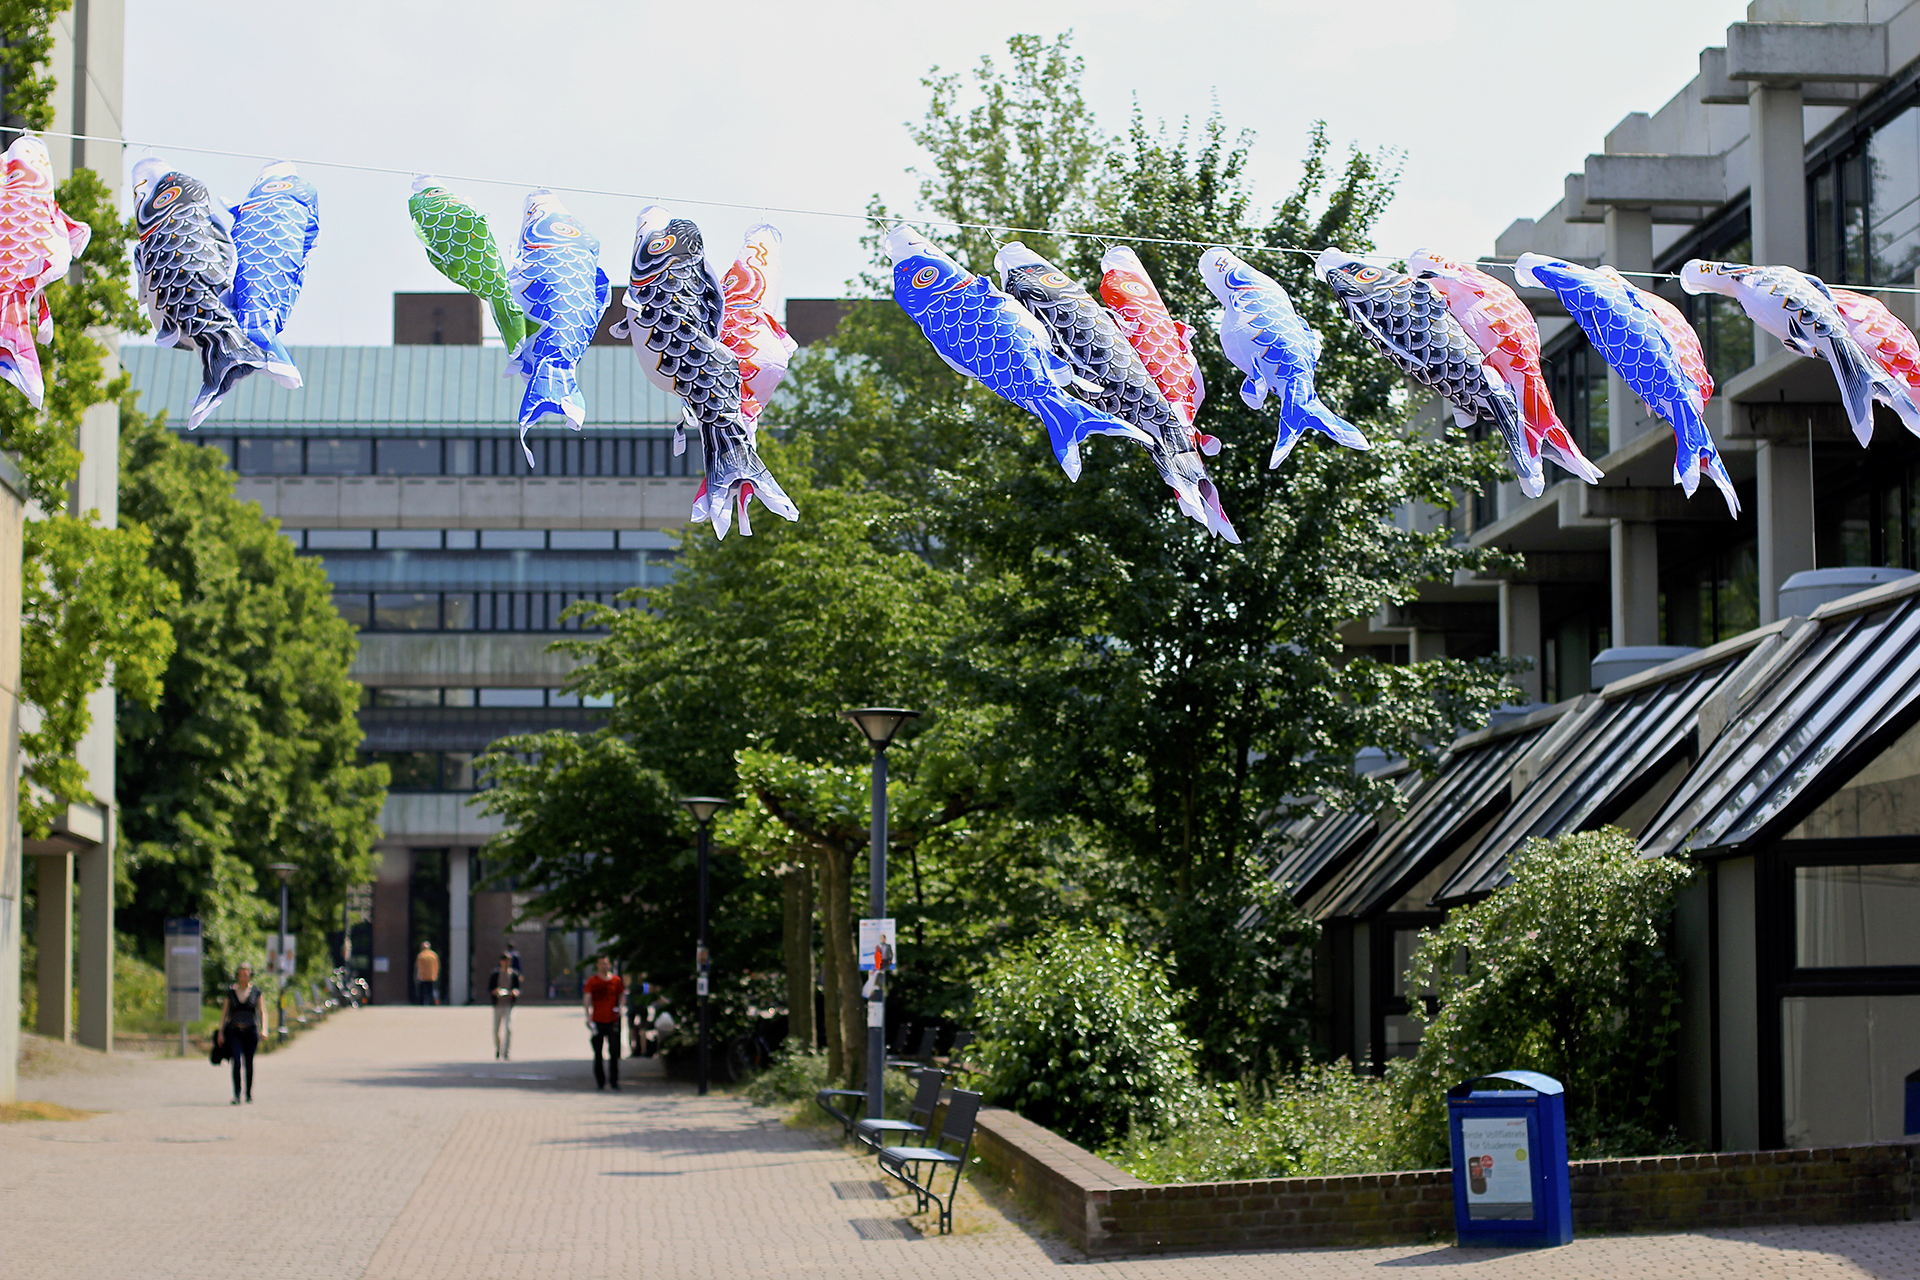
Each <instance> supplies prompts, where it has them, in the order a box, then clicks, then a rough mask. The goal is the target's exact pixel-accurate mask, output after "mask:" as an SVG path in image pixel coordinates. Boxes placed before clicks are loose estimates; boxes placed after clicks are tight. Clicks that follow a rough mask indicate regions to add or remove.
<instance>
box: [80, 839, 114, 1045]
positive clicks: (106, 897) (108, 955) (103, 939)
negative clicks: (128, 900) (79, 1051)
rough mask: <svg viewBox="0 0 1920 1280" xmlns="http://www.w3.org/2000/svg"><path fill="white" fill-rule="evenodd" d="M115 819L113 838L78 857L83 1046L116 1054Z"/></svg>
mask: <svg viewBox="0 0 1920 1280" xmlns="http://www.w3.org/2000/svg"><path fill="white" fill-rule="evenodd" d="M113 854H114V848H113V820H112V819H111V818H109V819H108V820H107V838H106V839H105V840H102V841H101V842H100V843H99V844H97V845H94V846H93V847H92V848H91V849H86V850H82V851H81V852H80V853H77V854H75V855H74V862H75V863H76V864H77V865H76V868H75V869H76V870H77V871H78V872H79V876H78V879H79V881H80V938H79V945H78V947H76V948H75V951H76V958H77V959H78V961H79V963H78V965H77V966H76V967H77V968H78V969H79V970H80V975H79V976H80V1023H79V1026H78V1027H77V1028H76V1030H77V1032H78V1039H79V1041H80V1043H81V1044H83V1045H86V1046H87V1048H89V1049H98V1050H100V1052H102V1053H112V1052H113V950H114V939H113Z"/></svg>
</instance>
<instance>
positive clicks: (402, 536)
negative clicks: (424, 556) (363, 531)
mask: <svg viewBox="0 0 1920 1280" xmlns="http://www.w3.org/2000/svg"><path fill="white" fill-rule="evenodd" d="M374 544H375V545H376V546H378V547H379V548H380V549H381V550H382V551H393V550H413V551H438V550H439V549H440V531H439V530H438V529H381V530H379V531H377V532H376V533H375V535H374Z"/></svg>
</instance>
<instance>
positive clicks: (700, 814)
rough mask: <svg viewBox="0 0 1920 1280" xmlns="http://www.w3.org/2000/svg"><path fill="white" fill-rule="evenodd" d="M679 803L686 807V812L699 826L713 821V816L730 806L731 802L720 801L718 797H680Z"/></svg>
mask: <svg viewBox="0 0 1920 1280" xmlns="http://www.w3.org/2000/svg"><path fill="white" fill-rule="evenodd" d="M680 803H681V804H683V805H685V806H687V812H688V813H690V814H692V815H693V820H694V821H695V822H697V823H699V824H700V825H701V826H703V827H704V826H706V825H707V824H708V823H709V822H712V821H713V815H714V814H716V813H718V812H720V811H721V810H722V809H724V808H726V807H727V806H728V805H730V804H732V803H733V801H731V800H722V799H721V798H720V797H718V796H681V797H680Z"/></svg>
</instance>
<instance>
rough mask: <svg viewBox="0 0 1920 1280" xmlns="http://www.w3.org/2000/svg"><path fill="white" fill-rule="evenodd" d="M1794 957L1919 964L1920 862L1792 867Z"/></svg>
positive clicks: (1843, 965) (1805, 965) (1830, 962)
mask: <svg viewBox="0 0 1920 1280" xmlns="http://www.w3.org/2000/svg"><path fill="white" fill-rule="evenodd" d="M1793 898H1794V915H1795V917H1796V921H1797V925H1796V928H1795V930H1794V934H1795V944H1794V963H1795V964H1796V965H1797V966H1798V967H1800V968H1802V969H1852V968H1863V967H1878V966H1883V965H1920V862H1893V863H1883V864H1880V865H1877V866H1874V865H1866V866H1862V865H1851V866H1837V867H1795V868H1794V872H1793Z"/></svg>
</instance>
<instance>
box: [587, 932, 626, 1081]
mask: <svg viewBox="0 0 1920 1280" xmlns="http://www.w3.org/2000/svg"><path fill="white" fill-rule="evenodd" d="M626 994H627V984H626V982H625V981H624V980H623V979H622V978H621V977H620V975H619V974H617V973H615V972H614V971H613V961H611V960H609V959H608V958H607V957H606V956H596V957H595V958H594V961H593V976H592V977H590V978H588V979H587V980H586V981H585V982H583V983H581V984H580V1004H581V1007H582V1008H583V1009H585V1010H586V1014H587V1033H588V1034H589V1035H591V1036H592V1037H593V1080H594V1083H595V1084H596V1085H597V1086H598V1087H600V1088H602V1089H604V1088H606V1087H607V1085H608V1084H612V1085H613V1091H614V1092H615V1093H618V1092H620V1007H621V1005H623V1004H625V1003H626ZM602 1044H604V1045H605V1046H606V1050H607V1061H606V1065H605V1066H604V1067H603V1066H601V1064H600V1047H601V1045H602Z"/></svg>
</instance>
